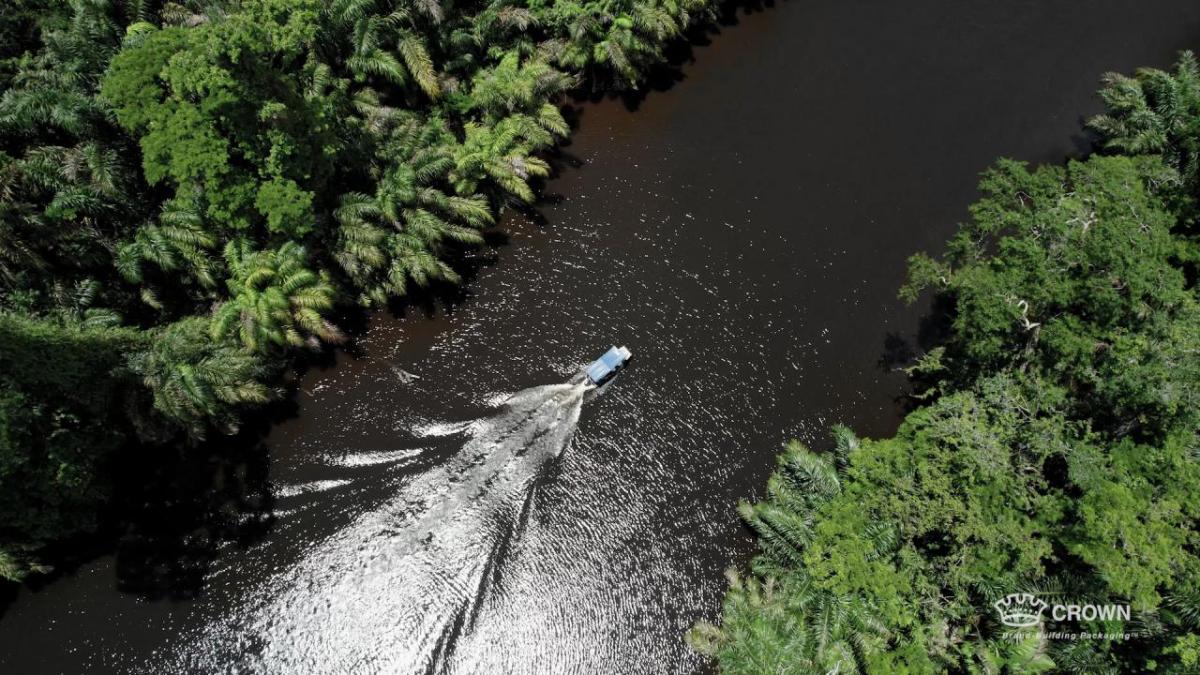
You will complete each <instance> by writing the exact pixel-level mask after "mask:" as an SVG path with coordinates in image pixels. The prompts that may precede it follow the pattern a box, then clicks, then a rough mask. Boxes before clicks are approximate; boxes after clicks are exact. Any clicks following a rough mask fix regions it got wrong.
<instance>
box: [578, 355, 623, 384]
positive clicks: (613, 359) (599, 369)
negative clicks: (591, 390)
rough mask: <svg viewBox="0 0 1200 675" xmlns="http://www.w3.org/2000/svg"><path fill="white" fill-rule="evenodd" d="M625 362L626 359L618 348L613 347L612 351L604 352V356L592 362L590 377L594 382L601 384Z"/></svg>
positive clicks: (588, 369) (588, 370)
mask: <svg viewBox="0 0 1200 675" xmlns="http://www.w3.org/2000/svg"><path fill="white" fill-rule="evenodd" d="M624 361H625V359H624V357H622V356H621V352H620V350H618V349H617V348H616V347H613V348H612V349H610V350H608V351H606V352H604V356H601V357H600V358H598V359H596V360H595V361H593V362H592V365H590V366H588V368H587V374H588V377H590V378H592V382H599V381H600V380H602V379H604V378H605V377H606V376H607V375H608V374H609V373H611V372H612V371H614V370H616V369H617V367H618V366H620V365H621V363H622V362H624Z"/></svg>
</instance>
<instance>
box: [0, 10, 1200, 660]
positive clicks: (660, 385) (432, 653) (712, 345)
mask: <svg viewBox="0 0 1200 675" xmlns="http://www.w3.org/2000/svg"><path fill="white" fill-rule="evenodd" d="M1197 42H1200V4H1197V3H1195V2H1190V1H1186V0H1171V1H1166V0H1163V1H1161V2H1132V1H1128V0H1127V1H1125V2H1120V1H1117V0H1097V1H1094V2H1080V1H1079V0H1054V1H1050V0H1037V1H1033V0H1030V1H1024V2H1014V1H1011V0H1004V1H999V0H997V1H994V2H964V1H962V0H942V1H934V0H926V1H921V2H917V1H911V2H896V1H895V0H878V1H871V2H847V1H845V0H791V1H790V2H787V3H784V4H780V5H779V6H777V7H774V8H771V9H768V10H766V11H763V12H759V13H755V14H753V15H750V16H747V17H743V18H742V19H741V21H740V25H738V26H735V27H729V28H726V29H723V30H722V33H721V34H720V35H719V36H717V37H715V38H714V42H713V44H712V45H711V46H707V47H701V48H698V49H697V50H696V52H695V62H694V63H693V64H689V65H687V66H686V67H685V68H684V69H683V73H684V79H683V80H682V82H680V83H678V84H677V85H675V86H674V87H672V88H670V89H669V90H668V91H665V92H654V93H651V94H650V95H649V96H647V97H646V98H645V100H644V101H643V102H642V103H641V104H640V106H639V107H638V109H637V110H636V111H630V110H628V109H626V107H625V106H623V105H622V104H621V103H619V102H615V101H608V102H602V103H599V104H585V105H583V106H581V109H580V111H579V113H580V115H579V117H580V123H579V129H578V131H577V133H576V135H575V136H574V139H573V141H572V143H571V145H570V146H569V147H567V148H566V149H565V153H566V157H565V158H564V167H565V168H564V170H563V171H562V173H561V175H560V176H559V177H558V178H556V179H555V180H553V181H552V182H551V183H550V184H549V186H548V192H549V193H550V195H551V199H550V200H549V203H547V204H546V205H545V206H544V207H543V208H542V209H541V216H542V219H541V220H540V222H537V223H533V222H525V221H523V220H521V219H513V220H511V221H510V222H509V223H508V224H507V225H506V229H507V231H508V232H509V233H510V235H511V241H510V242H509V243H508V244H507V245H505V246H502V247H500V248H499V249H498V250H497V251H495V253H494V254H492V255H494V257H495V264H494V265H487V266H484V267H483V268H482V270H481V271H480V273H479V275H478V277H477V278H476V279H474V281H473V282H472V284H471V285H470V288H469V292H468V293H467V296H466V297H465V298H464V299H463V300H462V301H461V302H459V303H457V304H455V305H453V306H450V307H445V306H442V307H437V308H434V309H433V311H432V312H431V313H427V312H422V311H419V310H409V311H408V312H407V316H404V317H394V316H390V315H385V314H380V315H377V316H375V317H374V318H373V320H372V322H371V324H370V326H369V328H368V329H367V330H366V332H365V334H364V335H363V337H362V339H361V342H360V344H359V351H360V353H359V354H358V355H357V356H355V357H351V356H348V355H341V356H339V357H338V363H337V364H336V365H333V366H331V367H329V368H322V369H314V370H312V371H310V372H309V373H308V374H307V375H306V376H305V377H304V378H303V380H302V382H301V387H302V392H301V394H300V395H299V398H298V401H297V410H296V416H295V418H294V419H291V420H289V421H287V422H284V423H281V424H279V425H278V426H276V427H275V428H274V429H273V430H272V431H271V433H270V435H269V437H268V438H267V446H268V449H269V453H270V454H269V456H270V466H269V474H268V475H269V480H270V490H271V492H272V493H273V494H274V501H273V502H272V504H273V509H274V511H275V519H274V521H273V523H272V524H271V525H270V527H269V529H268V530H267V531H266V534H265V535H263V536H260V537H254V538H249V539H246V540H243V541H242V542H241V543H226V544H222V545H218V543H217V542H218V540H219V537H214V535H213V533H212V531H211V530H212V527H211V523H209V524H207V525H206V522H201V523H200V524H198V525H197V526H196V531H195V532H191V533H189V534H188V536H189V537H191V538H192V539H189V540H188V541H193V540H195V541H199V542H200V543H198V544H196V545H195V546H188V545H186V544H187V542H185V543H184V545H181V546H180V550H182V551H186V552H189V553H188V555H191V554H194V553H195V550H194V549H200V550H202V551H204V552H206V555H201V556H199V559H198V560H197V561H191V560H189V561H188V562H187V564H181V563H180V561H179V560H177V559H176V557H175V549H173V548H168V549H167V550H165V551H160V550H157V549H155V546H158V545H160V544H161V542H162V541H163V539H164V538H163V537H158V538H154V537H148V536H147V535H146V533H144V532H137V531H134V532H131V533H130V534H129V535H127V537H126V538H125V539H124V540H123V541H122V545H121V547H120V548H119V549H118V551H117V553H116V554H115V555H108V556H103V557H100V558H97V559H94V560H91V561H88V562H86V563H85V564H83V565H82V566H81V567H80V568H79V569H78V570H76V571H74V572H73V573H71V574H68V575H66V576H63V577H61V578H58V579H56V580H54V581H53V582H52V583H50V584H48V585H45V586H44V587H42V588H39V589H37V590H36V591H35V590H31V589H23V590H22V591H21V592H20V593H19V594H18V596H17V597H16V599H15V600H14V601H13V602H12V603H11V604H10V605H9V606H8V609H7V611H6V612H5V613H4V615H3V616H2V617H0V672H5V673H40V672H47V673H58V672H62V673H77V672H111V671H134V672H155V673H161V672H281V673H317V672H364V673H367V672H452V673H499V672H513V673H525V672H528V673H549V672H553V673H621V674H626V673H674V672H694V671H696V670H699V669H703V668H704V667H705V666H704V664H703V663H702V662H701V661H700V660H699V659H697V658H696V657H695V656H693V655H691V654H689V653H688V651H687V649H686V648H685V647H684V645H683V642H682V639H681V636H682V633H683V632H684V630H685V629H686V628H687V627H688V626H689V625H691V624H692V623H693V622H694V621H696V620H698V619H711V618H713V617H714V616H715V614H716V611H717V608H718V604H719V600H720V596H721V593H722V592H723V590H724V588H723V587H724V580H723V578H722V574H721V573H722V570H723V569H724V568H725V567H727V566H729V565H730V564H735V563H739V562H743V561H744V560H745V558H746V555H747V554H748V552H749V543H748V540H747V538H746V536H745V533H744V532H743V531H742V529H741V527H740V525H739V523H738V520H737V517H736V513H735V505H736V503H737V500H738V499H740V498H745V497H751V496H753V495H755V494H756V493H757V492H758V491H759V490H760V489H761V485H762V482H763V480H764V479H765V477H766V475H767V474H768V473H769V471H770V469H771V466H772V462H773V457H774V455H775V453H776V450H777V448H778V446H779V444H780V443H781V442H782V441H783V440H784V439H786V438H788V437H799V438H802V439H805V440H809V441H813V442H815V443H821V442H823V438H824V435H825V432H824V429H825V428H826V427H827V426H828V425H829V424H832V423H834V422H839V421H841V422H845V423H847V424H850V425H851V426H853V427H854V428H855V429H857V430H858V431H859V432H861V433H863V434H865V435H882V434H887V433H889V432H890V431H891V430H893V429H894V427H895V424H896V422H897V409H896V404H895V399H896V397H897V396H898V394H900V392H901V391H902V387H903V380H902V378H901V377H898V376H897V375H896V374H895V373H894V372H891V371H890V368H889V366H887V365H886V362H887V360H888V358H889V355H890V356H895V355H897V354H901V355H902V354H903V352H904V350H905V344H912V343H913V342H914V341H915V339H914V338H913V335H914V333H915V332H916V330H917V327H918V319H919V316H920V314H921V312H922V308H913V309H909V308H905V307H903V306H902V305H901V304H900V303H899V302H898V301H897V300H896V299H895V294H896V288H897V287H898V286H899V285H900V283H901V282H902V279H903V271H904V260H905V259H906V258H907V256H908V255H910V254H911V253H912V252H914V251H916V250H919V249H933V250H936V249H937V248H938V247H939V246H940V244H941V242H942V241H943V240H944V239H945V238H946V237H947V236H948V235H949V234H950V232H951V231H952V230H953V227H954V224H955V222H956V221H957V220H959V219H961V218H962V217H963V216H964V214H965V207H966V205H967V204H968V203H969V202H970V201H971V200H972V198H973V196H974V185H975V181H976V178H975V176H976V174H977V173H978V172H979V171H980V170H982V169H984V168H985V167H986V166H987V165H988V164H989V163H990V161H991V160H992V159H993V158H994V157H996V156H999V155H1008V156H1013V157H1017V158H1021V159H1028V160H1032V161H1056V160H1058V159H1060V158H1061V157H1062V156H1063V155H1064V154H1070V153H1078V152H1081V151H1083V150H1084V149H1086V147H1087V143H1086V139H1084V138H1083V137H1082V136H1081V134H1080V131H1079V118H1080V117H1081V116H1082V115H1086V114H1091V113H1093V112H1095V111H1096V110H1097V108H1098V102H1097V100H1096V99H1095V97H1094V95H1093V91H1094V90H1095V88H1096V84H1097V80H1098V77H1099V75H1100V73H1101V72H1103V71H1105V70H1110V69H1118V70H1129V69H1131V68H1133V67H1136V66H1139V65H1147V64H1155V65H1166V64H1168V63H1169V62H1170V61H1171V60H1172V57H1173V53H1174V52H1175V51H1176V50H1178V49H1181V48H1185V47H1189V46H1196V44H1197ZM613 343H616V344H625V345H628V346H629V347H630V348H631V349H632V350H633V351H634V353H635V359H636V360H635V362H634V363H633V365H632V367H631V368H630V369H629V370H628V371H627V372H626V373H624V374H622V375H621V376H620V377H619V378H618V379H617V380H616V381H615V383H614V384H613V385H612V386H611V387H609V388H608V390H607V391H605V392H604V394H603V395H602V396H599V397H593V396H592V395H591V393H588V394H586V395H585V394H584V392H582V390H581V388H579V387H577V386H574V385H572V384H570V383H569V380H571V378H572V377H573V375H574V374H575V373H576V372H577V371H578V368H579V366H580V365H582V364H583V363H585V362H586V361H588V360H590V359H591V358H594V357H595V356H598V355H599V353H600V352H601V351H603V350H604V349H606V348H607V347H608V346H609V345H610V344H613ZM881 364H885V365H881ZM412 375H416V376H419V379H417V378H414V377H412ZM514 393H516V394H518V396H517V398H516V399H515V400H511V401H509V402H508V404H502V403H501V402H502V401H504V400H505V399H506V398H507V397H508V396H509V395H512V394H514ZM252 469H253V466H252V464H251V466H250V467H240V466H235V467H234V468H233V469H230V470H228V471H225V472H224V473H221V474H220V477H221V480H220V481H218V482H217V483H215V484H214V485H213V486H212V488H211V489H209V490H207V492H206V493H204V499H206V500H208V501H207V502H206V505H204V507H203V508H201V509H200V510H202V511H204V510H205V509H207V510H208V511H211V512H212V513H213V514H217V515H219V517H217V516H213V517H214V518H216V519H217V520H219V521H220V522H221V523H224V524H225V525H230V524H232V529H233V531H240V530H238V528H237V527H236V526H237V525H238V523H239V522H241V521H242V520H252V519H253V518H252V517H250V516H248V515H246V514H245V513H244V511H245V510H246V508H247V506H248V505H252V504H253V503H254V502H253V500H248V499H246V498H245V495H240V494H239V489H238V486H239V485H241V484H242V483H246V484H250V485H253V484H254V482H255V481H254V478H253V475H254V472H253V470H252ZM199 476H200V478H199V480H208V478H207V477H206V476H207V474H204V473H203V472H201V473H200V474H199ZM230 494H232V495H233V496H235V497H238V498H239V499H240V502H238V503H230V501H229V499H228V495H230ZM235 501H236V500H235ZM149 508H157V507H155V506H151V507H149ZM183 512H187V508H183ZM239 519H241V520H239ZM181 527H182V529H186V527H190V524H187V525H186V527H183V526H181ZM226 529H229V528H228V527H227V528H226ZM214 547H215V551H213V550H212V549H214ZM156 553H158V555H157V556H156V555H155V554H156ZM178 567H184V568H186V569H182V570H181V569H177V568H178ZM197 591H198V593H196V592H197Z"/></svg>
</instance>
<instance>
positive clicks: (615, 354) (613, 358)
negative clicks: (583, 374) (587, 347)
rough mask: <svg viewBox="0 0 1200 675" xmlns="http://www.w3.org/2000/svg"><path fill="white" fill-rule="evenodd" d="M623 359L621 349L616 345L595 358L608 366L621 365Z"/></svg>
mask: <svg viewBox="0 0 1200 675" xmlns="http://www.w3.org/2000/svg"><path fill="white" fill-rule="evenodd" d="M624 360H625V359H624V358H623V357H622V356H621V351H620V350H619V349H617V348H616V347H613V348H612V349H610V350H608V351H606V352H604V356H601V357H600V358H599V359H597V361H598V362H600V363H603V364H604V365H606V366H608V367H609V368H616V367H617V366H619V365H621V362H622V361H624Z"/></svg>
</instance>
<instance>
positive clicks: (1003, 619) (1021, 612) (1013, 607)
mask: <svg viewBox="0 0 1200 675" xmlns="http://www.w3.org/2000/svg"><path fill="white" fill-rule="evenodd" d="M1047 606H1048V605H1047V604H1046V601H1045V600H1042V599H1041V598H1038V597H1034V595H1033V594H1032V593H1009V594H1008V595H1006V596H1004V597H1003V598H1001V599H999V600H997V601H996V602H994V603H993V604H992V607H995V608H996V613H997V614H999V615H1000V623H1002V624H1004V625H1005V626H1011V627H1013V628H1028V627H1029V626H1036V625H1037V624H1038V623H1039V622H1041V620H1042V612H1044V611H1046V607H1047Z"/></svg>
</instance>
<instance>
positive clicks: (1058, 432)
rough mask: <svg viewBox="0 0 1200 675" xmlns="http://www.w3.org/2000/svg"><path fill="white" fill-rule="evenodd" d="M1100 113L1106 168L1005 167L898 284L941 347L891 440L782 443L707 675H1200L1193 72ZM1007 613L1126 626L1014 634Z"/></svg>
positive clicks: (1113, 78)
mask: <svg viewBox="0 0 1200 675" xmlns="http://www.w3.org/2000/svg"><path fill="white" fill-rule="evenodd" d="M1101 96H1102V98H1103V100H1104V102H1105V104H1106V106H1107V112H1106V114H1104V115H1101V116H1099V117H1096V118H1094V119H1092V120H1091V121H1090V122H1089V127H1090V128H1091V130H1092V131H1093V132H1094V133H1095V134H1096V135H1097V139H1098V152H1097V153H1096V154H1094V155H1092V156H1091V157H1089V158H1088V159H1085V160H1072V161H1069V162H1067V163H1066V164H1065V165H1062V166H1039V167H1030V166H1027V165H1025V164H1022V163H1019V162H1015V161H1009V160H1004V161H1000V162H998V163H997V164H996V165H995V166H994V167H993V168H991V169H990V170H989V171H987V172H986V173H985V174H984V176H983V179H982V182H981V183H980V192H981V194H982V197H981V199H980V200H979V201H978V202H977V203H976V204H974V205H973V206H972V207H971V209H970V219H969V221H968V222H966V223H965V224H963V225H962V226H961V227H960V229H959V231H958V233H957V235H956V236H955V237H954V238H953V239H952V240H951V241H950V242H949V244H948V246H947V250H946V253H945V254H944V255H943V256H941V257H940V258H933V257H929V256H926V255H917V256H915V257H914V258H912V260H911V261H910V282H909V284H908V285H907V286H905V288H904V289H903V291H902V293H901V295H902V297H904V298H905V299H907V300H909V301H915V300H917V299H918V297H927V296H925V295H923V293H922V292H923V291H927V290H928V291H931V292H932V295H933V298H934V307H935V310H936V315H937V316H940V317H943V318H944V321H945V323H944V338H942V339H940V340H939V342H938V344H936V345H935V346H932V347H931V348H930V349H928V350H927V352H926V353H925V354H924V356H923V357H922V358H920V359H919V360H918V361H917V362H916V363H915V364H914V365H912V366H911V368H909V369H908V373H909V375H910V376H911V378H912V382H913V384H914V391H915V393H914V395H913V406H912V409H911V410H910V412H909V413H908V415H907V417H906V419H905V420H904V421H903V423H902V424H901V426H900V428H899V430H898V431H897V432H896V434H895V436H893V437H892V438H887V439H882V440H869V439H860V438H857V437H856V436H855V435H854V433H853V432H852V431H851V430H850V429H847V428H845V427H835V428H834V430H833V437H834V438H833V443H832V444H831V448H830V449H828V450H824V451H817V450H814V449H810V448H808V447H805V446H804V445H803V444H801V443H799V442H792V443H790V444H789V445H788V446H787V448H786V450H785V452H784V453H783V454H782V455H781V456H780V457H779V463H778V468H777V470H776V471H775V473H774V474H773V475H772V477H771V479H770V481H769V483H768V485H767V488H766V495H765V497H764V498H763V499H762V501H760V502H758V503H744V504H743V505H742V507H741V513H742V516H743V517H744V518H745V520H746V522H747V523H748V524H749V526H750V527H751V529H752V530H753V531H754V532H755V533H756V535H757V538H758V541H759V544H760V549H761V550H760V553H759V555H757V556H756V557H755V558H754V560H753V561H752V563H751V566H750V570H749V572H748V573H745V574H738V573H736V572H733V571H731V572H730V574H729V576H730V582H731V587H730V590H729V591H728V594H727V596H726V598H725V604H724V610H723V614H722V617H721V622H720V625H719V626H714V625H710V624H701V625H698V626H697V627H695V628H694V629H693V630H692V631H691V633H690V634H689V636H688V638H689V642H690V643H691V644H692V645H693V647H695V648H697V649H699V650H700V651H702V652H705V653H708V654H712V655H714V656H715V657H716V659H717V661H718V663H719V664H720V666H721V669H722V672H726V673H746V674H759V673H779V674H782V673H810V672H826V673H834V672H836V673H855V672H872V673H924V672H934V671H950V672H976V673H1006V672H1044V671H1050V670H1053V671H1057V672H1072V673H1118V672H1121V673H1125V672H1128V673H1135V672H1136V673H1141V672H1163V673H1184V672H1188V673H1194V672H1197V671H1198V670H1200V437H1198V434H1200V296H1198V291H1197V271H1198V267H1197V265H1198V264H1200V239H1198V235H1200V230H1198V229H1197V215H1198V210H1197V209H1198V207H1197V203H1198V200H1200V68H1198V67H1197V62H1196V59H1195V58H1194V57H1193V56H1192V55H1191V54H1190V53H1185V54H1183V55H1182V57H1181V58H1180V60H1179V62H1178V65H1177V67H1176V68H1175V69H1174V70H1173V71H1171V72H1165V71H1160V70H1153V69H1145V70H1141V71H1138V72H1137V73H1136V74H1135V75H1133V76H1123V75H1116V74H1113V75H1109V76H1107V77H1106V79H1105V86H1104V88H1103V90H1102V91H1101ZM1014 592H1024V593H1031V594H1036V595H1037V596H1038V597H1043V598H1051V599H1057V601H1062V602H1066V601H1070V602H1074V603H1085V602H1092V603H1109V602H1116V603H1128V605H1129V606H1130V610H1131V618H1130V620H1129V621H1122V620H1114V621H1091V622H1088V621H1081V622H1075V623H1073V624H1071V625H1067V626H1062V625H1056V624H1055V623H1054V622H1053V620H1052V617H1050V616H1049V615H1046V616H1044V617H1043V623H1042V627H1043V628H1044V630H1045V631H1053V630H1068V631H1073V632H1078V631H1088V632H1092V633H1104V634H1110V636H1109V637H1101V638H1096V639H1088V638H1083V639H1075V640H1053V639H1047V638H1046V636H1045V635H1044V634H1043V632H1039V631H1036V630H1027V631H1025V632H1023V633H1021V632H1017V633H1014V632H1013V630H1012V629H1011V628H1007V627H1006V626H1004V625H1002V623H1001V622H1000V621H999V619H998V616H997V613H996V611H995V610H994V609H993V603H994V602H995V601H997V600H998V599H1000V598H1003V597H1004V596H1006V595H1008V594H1010V593H1014ZM1113 633H1117V634H1126V633H1127V634H1129V635H1130V636H1131V637H1129V638H1125V637H1124V636H1123V635H1118V636H1116V637H1112V636H1111V634H1113Z"/></svg>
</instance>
